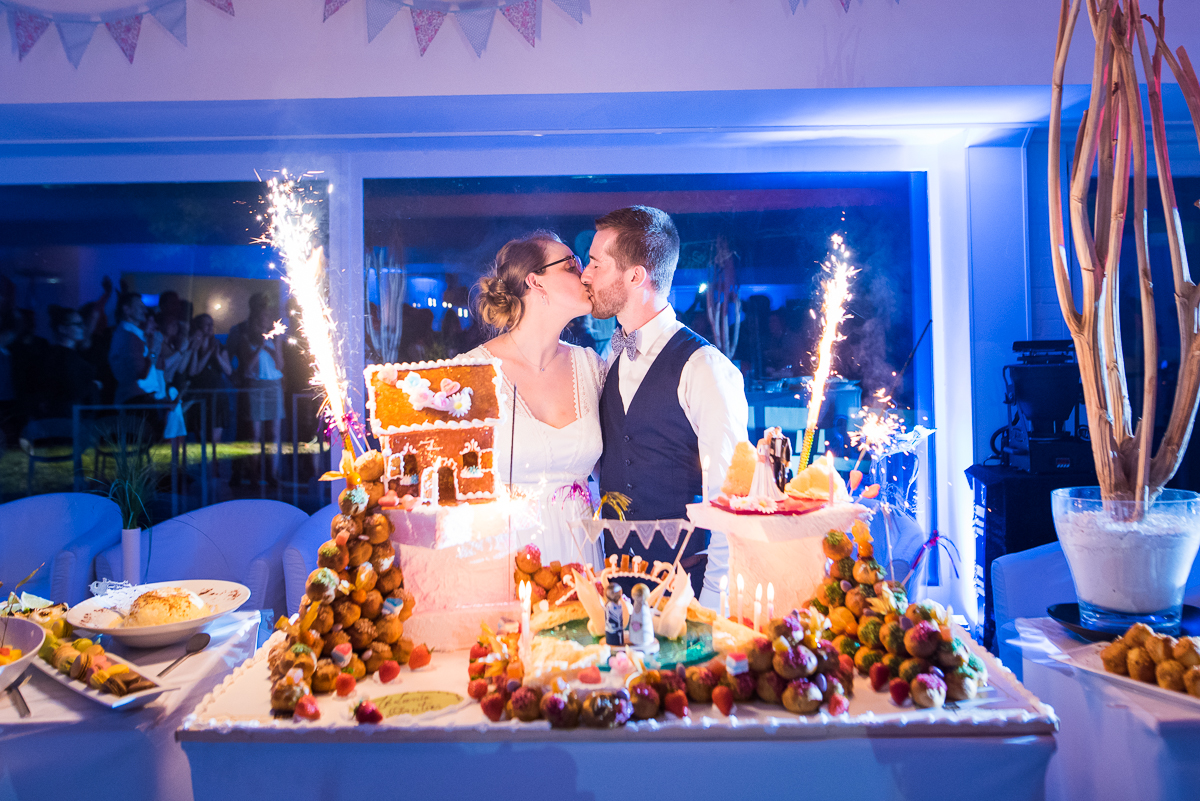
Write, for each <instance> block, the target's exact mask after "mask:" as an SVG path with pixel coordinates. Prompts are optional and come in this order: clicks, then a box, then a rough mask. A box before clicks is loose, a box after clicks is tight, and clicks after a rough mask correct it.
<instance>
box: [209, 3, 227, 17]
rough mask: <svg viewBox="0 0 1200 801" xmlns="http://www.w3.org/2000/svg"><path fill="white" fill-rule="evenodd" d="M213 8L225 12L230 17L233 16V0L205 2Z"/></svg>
mask: <svg viewBox="0 0 1200 801" xmlns="http://www.w3.org/2000/svg"><path fill="white" fill-rule="evenodd" d="M204 2H206V3H208V4H209V5H210V6H212V7H213V8H216V9H219V10H220V11H224V12H225V13H226V14H228V15H229V16H231V17H232V16H233V0H204Z"/></svg>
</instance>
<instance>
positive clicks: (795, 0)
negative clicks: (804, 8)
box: [788, 0, 800, 14]
mask: <svg viewBox="0 0 1200 801" xmlns="http://www.w3.org/2000/svg"><path fill="white" fill-rule="evenodd" d="M788 3H790V4H791V6H792V13H793V14H795V13H796V6H798V5H800V0H788Z"/></svg>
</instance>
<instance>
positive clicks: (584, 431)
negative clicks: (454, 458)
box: [466, 343, 604, 566]
mask: <svg viewBox="0 0 1200 801" xmlns="http://www.w3.org/2000/svg"><path fill="white" fill-rule="evenodd" d="M563 344H564V345H567V347H568V349H569V351H570V356H571V372H572V374H573V376H574V379H575V380H574V384H575V420H574V421H573V422H571V423H568V424H567V425H565V426H563V427H562V428H555V427H554V426H551V425H549V424H547V423H543V422H542V421H541V420H538V419H537V418H536V417H534V416H533V414H532V413H531V412H530V411H529V407H528V406H526V405H525V401H524V399H522V397H521V395H520V389H519V388H518V390H517V394H516V402H515V425H514V423H513V422H512V421H511V420H505V422H504V423H501V424H500V425H498V426H497V427H496V436H495V440H494V441H493V445H492V464H493V465H494V466H495V473H496V479H497V481H499V482H501V483H503V484H505V485H508V484H509V483H510V482H511V483H512V485H513V494H514V495H521V496H524V497H525V498H527V499H528V501H529V504H530V511H531V512H533V514H531V515H529V516H527V517H526V516H522V517H524V518H525V519H523V520H522V521H521V523H520V524H519V525H518V523H517V521H516V520H514V521H513V523H514V527H513V547H514V548H521V547H523V546H525V545H527V544H529V543H531V542H532V543H533V544H534V545H536V546H538V548H540V549H541V551H542V564H549V563H550V562H553V561H558V562H561V563H563V564H566V563H568V562H584V563H590V564H593V565H597V566H598V565H600V563H601V561H602V560H603V551H602V548H601V544H600V542H599V541H597V542H595V543H589V542H588V541H587V540H586V538H584V537H582V536H577V535H576V534H574V533H573V524H574V522H575V521H576V520H580V519H583V518H588V517H591V515H592V512H593V507H592V501H591V495H590V493H589V490H588V476H589V475H591V473H592V470H593V469H594V468H595V466H596V462H598V461H599V460H600V454H601V452H602V451H603V450H604V442H603V439H602V438H601V435H600V391H601V390H602V389H603V388H604V363H603V362H602V361H601V360H600V357H599V355H597V353H596V352H595V351H593V350H591V349H590V348H580V347H576V346H575V345H569V344H567V343H563ZM466 356H469V357H475V358H480V357H482V358H488V359H491V358H495V357H494V356H493V355H492V354H491V352H489V351H488V349H487V348H486V347H485V346H483V345H480V346H479V347H478V348H475V349H474V350H472V351H471V352H470V353H468V354H466ZM500 375H501V377H502V378H503V380H504V389H505V393H504V394H505V396H507V400H508V402H509V403H513V397H514V393H513V386H512V382H510V381H509V380H508V377H507V376H505V375H504V370H503V369H500ZM505 417H507V415H505ZM514 428H515V439H516V443H517V447H516V451H515V453H514V451H513V447H512V443H513V439H514ZM510 454H511V455H512V457H513V458H512V460H511V465H512V470H511V473H512V475H511V476H510V475H509V473H510V470H509V464H510V460H509V457H510Z"/></svg>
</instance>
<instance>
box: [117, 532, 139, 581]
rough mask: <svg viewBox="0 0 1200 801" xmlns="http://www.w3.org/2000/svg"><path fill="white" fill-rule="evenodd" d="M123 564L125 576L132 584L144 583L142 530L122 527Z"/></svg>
mask: <svg viewBox="0 0 1200 801" xmlns="http://www.w3.org/2000/svg"><path fill="white" fill-rule="evenodd" d="M121 566H122V568H123V570H122V572H123V578H124V580H125V581H128V582H129V583H130V584H141V583H142V530H141V529H140V528H123V529H121Z"/></svg>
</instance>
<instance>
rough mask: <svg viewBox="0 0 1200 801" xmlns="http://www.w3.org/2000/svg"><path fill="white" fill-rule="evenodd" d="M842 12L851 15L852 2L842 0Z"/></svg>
mask: <svg viewBox="0 0 1200 801" xmlns="http://www.w3.org/2000/svg"><path fill="white" fill-rule="evenodd" d="M842 11H845V12H846V13H847V14H849V13H850V0H842Z"/></svg>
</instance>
